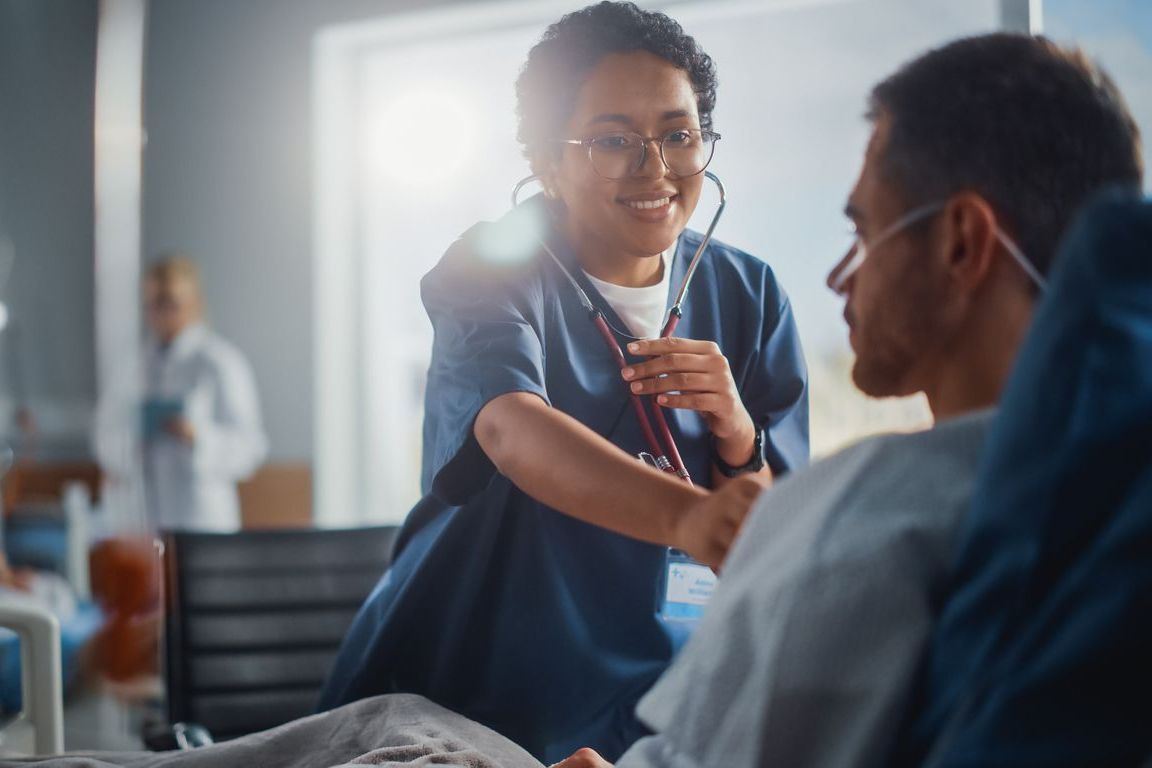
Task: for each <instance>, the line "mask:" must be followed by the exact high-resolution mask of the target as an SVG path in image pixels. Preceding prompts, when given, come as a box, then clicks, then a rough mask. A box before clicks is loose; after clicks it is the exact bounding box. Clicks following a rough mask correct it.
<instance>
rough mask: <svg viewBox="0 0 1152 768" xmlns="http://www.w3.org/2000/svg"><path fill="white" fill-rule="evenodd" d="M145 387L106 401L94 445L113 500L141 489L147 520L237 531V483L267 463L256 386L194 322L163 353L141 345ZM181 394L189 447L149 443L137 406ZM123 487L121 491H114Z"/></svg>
mask: <svg viewBox="0 0 1152 768" xmlns="http://www.w3.org/2000/svg"><path fill="white" fill-rule="evenodd" d="M143 378H144V381H143V382H142V383H137V385H136V387H134V388H132V387H128V388H126V390H125V391H124V392H121V393H113V394H111V395H109V396H108V397H106V398H103V399H102V401H101V403H100V406H99V408H98V410H97V418H96V429H95V431H94V435H93V444H94V448H95V451H96V456H97V459H98V460H99V461H100V464H101V466H102V467H103V468H104V471H105V474H106V476H107V480H108V482H107V485H108V486H111V487H110V488H108V490H110V491H111V494H110V495H109V500H110V501H111V500H112V499H116V498H123V497H124V495H125V494H124V489H125V488H131V487H139V488H142V496H143V502H144V515H145V521H146V523H147V524H148V525H150V526H151V527H153V528H158V529H163V530H172V529H181V530H199V531H234V530H237V529H238V528H239V527H240V502H239V498H238V496H237V493H236V483H237V482H238V481H240V480H244V479H245V478H247V477H248V476H249V475H251V474H252V473H253V472H254V471H255V470H256V469H257V467H259V466H260V464H261V463H262V462H263V461H264V458H265V456H266V455H267V451H268V441H267V438H266V437H265V435H264V430H263V427H262V425H261V419H260V405H259V400H258V396H257V393H256V384H255V380H254V378H253V376H252V369H251V367H250V366H249V365H248V361H247V360H245V359H244V356H243V355H242V354H241V353H240V351H239V350H238V349H236V348H235V347H234V346H232V345H231V344H229V343H228V342H227V341H225V340H224V339H222V338H220V337H219V336H217V335H216V334H215V333H213V332H212V331H210V330H208V329H207V328H206V327H204V326H203V325H194V326H191V327H189V328H187V329H186V330H184V331H183V332H182V333H181V334H180V335H179V336H178V337H177V338H176V339H175V340H174V341H173V342H172V343H171V344H170V345H169V346H168V347H167V348H166V349H165V348H163V347H162V346H161V345H160V344H159V343H158V342H157V341H155V340H151V341H149V342H148V344H146V346H145V349H144V355H143ZM152 398H160V399H165V400H180V401H182V402H183V404H184V416H185V418H187V419H188V421H189V422H191V424H192V427H193V430H194V431H195V435H196V438H195V441H194V442H193V443H192V444H191V445H189V444H187V443H185V442H184V441H182V440H180V439H179V438H177V437H175V436H172V435H168V434H161V435H159V436H157V437H153V438H151V439H145V438H144V436H143V435H142V432H141V424H142V420H143V417H142V407H143V405H142V404H143V403H144V402H145V401H146V400H148V399H152ZM117 486H119V487H117Z"/></svg>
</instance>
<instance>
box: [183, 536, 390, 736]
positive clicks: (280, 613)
mask: <svg viewBox="0 0 1152 768" xmlns="http://www.w3.org/2000/svg"><path fill="white" fill-rule="evenodd" d="M397 530H398V529H397V528H394V527H378V528H358V529H344V530H311V529H310V530H290V531H244V532H241V533H234V534H218V533H191V532H175V533H169V534H166V535H165V537H164V543H165V548H164V569H165V582H166V583H165V595H166V605H165V629H166V632H165V653H164V657H165V681H166V683H167V700H168V718H169V722H170V723H178V722H193V723H198V724H200V725H203V726H205V727H206V728H207V729H208V730H209V731H210V732H211V734H212V736H213V737H214V738H216V739H217V740H220V739H228V738H234V737H236V736H241V735H243V734H246V733H253V732H255V731H260V730H264V729H266V728H271V727H274V726H276V725H280V724H282V723H286V722H288V721H289V720H293V719H296V718H298V717H302V716H304V715H308V714H311V713H312V712H313V711H314V708H315V706H316V700H317V697H318V695H319V691H320V687H321V685H322V684H323V683H324V679H325V677H326V676H327V674H328V669H329V667H330V666H331V663H332V661H333V659H334V658H335V655H336V651H337V650H338V649H339V646H340V642H341V640H342V639H343V637H344V633H345V632H346V631H347V629H348V627H349V625H350V624H351V622H352V619H353V617H354V616H355V614H356V611H357V610H358V609H359V608H360V605H361V604H362V603H363V602H364V599H365V598H366V597H367V596H368V593H369V592H370V591H371V590H372V588H373V586H375V584H376V582H377V581H378V580H379V579H380V576H381V575H382V574H383V573H384V570H385V569H386V568H387V566H388V563H389V561H390V556H391V551H392V544H393V541H394V539H395V536H396V532H397Z"/></svg>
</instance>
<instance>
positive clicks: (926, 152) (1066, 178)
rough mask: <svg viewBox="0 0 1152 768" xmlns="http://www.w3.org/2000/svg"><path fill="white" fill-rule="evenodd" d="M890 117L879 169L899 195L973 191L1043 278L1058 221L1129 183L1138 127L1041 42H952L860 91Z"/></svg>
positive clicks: (926, 197) (912, 197)
mask: <svg viewBox="0 0 1152 768" xmlns="http://www.w3.org/2000/svg"><path fill="white" fill-rule="evenodd" d="M881 116H887V117H888V119H889V120H890V122H891V125H890V128H889V134H888V144H887V147H886V148H885V152H884V158H883V160H882V161H881V168H882V173H884V174H886V176H887V177H888V178H889V179H890V180H891V181H892V182H893V184H894V185H895V186H896V187H897V189H898V191H899V193H900V194H902V195H903V196H904V198H905V200H904V202H905V203H906V204H908V205H909V206H911V205H916V204H922V203H928V202H932V201H934V200H938V199H942V198H946V197H947V196H949V195H951V194H955V193H957V192H961V191H972V192H976V193H977V194H979V195H981V196H982V197H984V198H985V199H986V200H987V201H988V202H989V204H991V205H992V206H993V208H994V209H995V210H996V212H997V214H998V215H999V216H1000V218H1001V221H1002V223H1003V225H1004V227H1005V229H1006V230H1007V231H1008V232H1009V234H1011V235H1012V236H1013V237H1014V238H1015V239H1016V241H1017V243H1018V244H1019V245H1020V247H1021V248H1022V249H1023V250H1024V252H1025V253H1026V254H1027V255H1028V258H1029V259H1031V260H1032V262H1033V263H1034V264H1035V265H1036V267H1037V268H1038V269H1039V270H1040V271H1041V272H1044V273H1046V272H1047V271H1048V268H1049V267H1050V266H1051V260H1052V256H1053V254H1054V253H1055V251H1056V245H1057V242H1058V241H1059V239H1060V236H1061V235H1062V233H1063V231H1064V228H1065V227H1066V226H1067V225H1068V223H1069V222H1070V221H1071V219H1072V216H1073V214H1074V213H1075V212H1076V209H1077V208H1079V207H1080V205H1082V204H1083V203H1084V202H1085V201H1086V200H1087V198H1089V197H1090V196H1091V195H1092V193H1093V192H1095V191H1097V190H1098V189H1100V188H1101V187H1104V186H1109V185H1123V186H1128V187H1134V188H1136V189H1139V187H1140V185H1141V183H1142V178H1143V166H1142V161H1141V154H1140V152H1141V150H1140V131H1139V129H1138V128H1137V126H1136V122H1135V120H1133V119H1132V115H1131V114H1130V113H1129V111H1128V107H1127V105H1126V104H1125V102H1124V98H1123V96H1122V95H1121V94H1120V91H1119V89H1118V88H1117V87H1116V84H1115V83H1114V82H1113V81H1112V79H1111V78H1110V77H1109V76H1108V75H1107V74H1106V73H1105V72H1104V71H1103V70H1102V69H1101V68H1100V67H1099V66H1097V65H1095V64H1093V63H1092V62H1091V61H1089V60H1088V59H1087V57H1085V55H1084V54H1083V53H1082V52H1080V51H1079V50H1076V49H1063V48H1061V47H1059V46H1057V45H1056V44H1055V43H1053V42H1051V41H1050V40H1048V39H1046V38H1043V37H1033V36H1028V35H1013V34H993V35H984V36H981V37H971V38H965V39H962V40H958V41H956V42H953V43H950V44H948V45H945V46H943V47H941V48H937V49H935V50H932V51H929V52H928V53H926V54H924V55H922V56H920V57H919V58H917V59H915V60H913V61H912V62H910V63H908V64H906V65H904V66H903V67H902V68H901V69H899V70H898V71H897V72H896V73H895V74H893V75H892V76H891V77H889V78H888V79H886V80H884V81H883V82H881V83H880V84H879V85H877V86H876V87H875V88H874V89H873V90H872V95H871V98H870V100H869V117H870V118H871V119H872V120H876V119H879V118H880V117H881Z"/></svg>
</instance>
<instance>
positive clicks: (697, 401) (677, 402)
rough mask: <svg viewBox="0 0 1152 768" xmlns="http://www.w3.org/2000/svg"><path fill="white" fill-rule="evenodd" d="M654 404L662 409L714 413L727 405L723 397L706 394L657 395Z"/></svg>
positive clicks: (726, 400)
mask: <svg viewBox="0 0 1152 768" xmlns="http://www.w3.org/2000/svg"><path fill="white" fill-rule="evenodd" d="M656 404H657V405H660V406H663V407H664V408H679V409H683V410H688V411H702V412H704V413H714V412H716V411H719V410H721V409H722V408H724V407H725V406H727V405H728V399H727V398H726V397H724V396H723V395H717V394H714V393H707V392H688V393H683V392H682V393H680V394H678V395H657V397H656Z"/></svg>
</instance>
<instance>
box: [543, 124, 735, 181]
mask: <svg viewBox="0 0 1152 768" xmlns="http://www.w3.org/2000/svg"><path fill="white" fill-rule="evenodd" d="M719 140H720V134H718V133H716V132H715V131H702V130H698V129H696V128H678V129H676V130H674V131H669V132H668V133H666V134H664V135H663V136H641V135H640V134H638V133H635V132H632V131H618V132H616V133H606V134H604V135H602V136H594V137H592V138H590V139H560V143H561V144H576V145H579V146H583V147H587V149H588V160H589V161H590V162H591V163H592V170H594V171H595V172H596V175H597V176H600V177H601V178H604V179H609V180H612V181H615V180H616V179H623V178H626V177H628V176H631V175H632V174H634V173H636V172H637V171H639V170H640V169H641V168H643V167H644V163H645V161H646V160H647V159H648V144H649V143H650V142H656V145H657V147H659V152H660V160H661V161H662V162H663V163H664V167H666V168H667V169H668V170H669V171H670V172H671V173H672V174H673V175H674V176H677V177H680V178H685V177H688V176H695V175H696V174H698V173H702V172H703V171H704V169H705V168H707V167H708V163H710V162H712V154H713V152H715V151H716V142H717V141H719Z"/></svg>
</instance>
